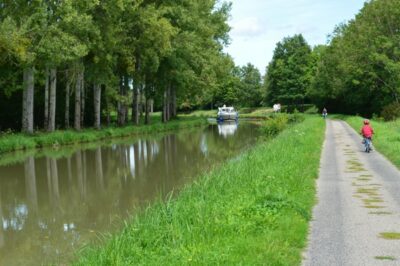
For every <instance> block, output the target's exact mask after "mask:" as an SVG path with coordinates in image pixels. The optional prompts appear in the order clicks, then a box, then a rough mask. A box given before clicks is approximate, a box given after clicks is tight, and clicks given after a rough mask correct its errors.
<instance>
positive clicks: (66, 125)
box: [65, 71, 71, 129]
mask: <svg viewBox="0 0 400 266" xmlns="http://www.w3.org/2000/svg"><path fill="white" fill-rule="evenodd" d="M66 82H67V84H66V87H65V128H66V129H68V128H69V94H70V90H71V87H70V86H71V82H70V80H69V73H68V71H67V74H66Z"/></svg>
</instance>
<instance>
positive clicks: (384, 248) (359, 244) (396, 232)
mask: <svg viewBox="0 0 400 266" xmlns="http://www.w3.org/2000/svg"><path fill="white" fill-rule="evenodd" d="M327 124H328V127H327V135H326V141H325V144H324V150H323V154H322V160H321V170H320V178H319V180H318V202H319V203H318V205H317V206H316V208H315V209H314V214H313V218H314V220H313V222H312V225H311V228H312V231H311V237H310V244H309V249H308V251H307V254H306V255H305V257H306V259H305V261H304V263H303V264H304V265H316V266H317V265H318V266H319V265H381V264H382V265H399V260H400V256H399V250H400V219H399V218H400V193H399V191H400V172H399V171H398V169H397V168H396V167H395V166H394V165H392V163H390V162H389V161H388V160H387V159H385V158H384V157H383V156H382V155H380V154H379V153H378V152H376V151H373V152H372V153H369V154H367V153H365V152H364V151H363V146H362V144H361V137H360V136H359V135H358V133H356V132H355V131H354V130H353V129H351V128H350V127H349V126H348V125H347V124H346V123H345V122H343V121H330V120H328V121H327ZM360 125H361V123H360Z"/></svg>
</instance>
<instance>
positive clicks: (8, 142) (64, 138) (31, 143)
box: [0, 117, 207, 154]
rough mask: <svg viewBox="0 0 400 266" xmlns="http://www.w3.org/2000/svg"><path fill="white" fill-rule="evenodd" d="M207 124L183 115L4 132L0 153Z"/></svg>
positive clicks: (1, 137) (0, 141) (0, 143)
mask: <svg viewBox="0 0 400 266" xmlns="http://www.w3.org/2000/svg"><path fill="white" fill-rule="evenodd" d="M205 124H207V121H206V120H205V119H203V118H194V117H185V118H180V119H178V120H174V121H170V122H168V123H165V124H163V123H161V122H154V123H153V124H151V125H141V126H126V127H107V128H104V129H102V130H95V129H85V130H82V131H81V132H77V131H73V130H60V131H56V132H53V133H36V134H34V135H25V134H9V133H8V134H4V135H0V154H1V153H5V152H11V151H18V150H26V149H33V148H42V147H52V146H53V147H58V146H61V145H72V144H78V143H89V142H94V141H99V140H104V139H110V138H120V137H127V136H132V135H137V134H149V133H154V132H165V131H170V130H177V129H183V128H193V127H196V126H202V125H205Z"/></svg>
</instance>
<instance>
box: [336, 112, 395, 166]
mask: <svg viewBox="0 0 400 266" xmlns="http://www.w3.org/2000/svg"><path fill="white" fill-rule="evenodd" d="M340 119H342V120H344V121H345V122H347V123H348V124H349V125H350V126H351V127H352V128H353V129H354V130H355V131H356V132H360V130H361V127H362V126H363V120H364V119H365V118H362V117H359V116H341V117H340ZM371 125H372V127H373V128H374V131H375V134H374V137H373V141H372V142H373V146H374V147H375V148H376V149H377V150H378V151H379V152H380V153H382V154H383V155H384V156H385V157H386V158H387V159H389V160H390V161H391V162H392V163H393V164H394V165H396V166H397V168H399V169H400V153H399V151H400V137H399V132H400V120H397V121H392V122H383V121H376V120H371ZM360 145H362V144H361V143H360Z"/></svg>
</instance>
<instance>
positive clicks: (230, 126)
mask: <svg viewBox="0 0 400 266" xmlns="http://www.w3.org/2000/svg"><path fill="white" fill-rule="evenodd" d="M237 129H238V122H237V121H226V122H223V123H218V132H219V134H220V135H221V136H223V137H224V138H227V137H228V136H233V135H235V132H236V130H237Z"/></svg>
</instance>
